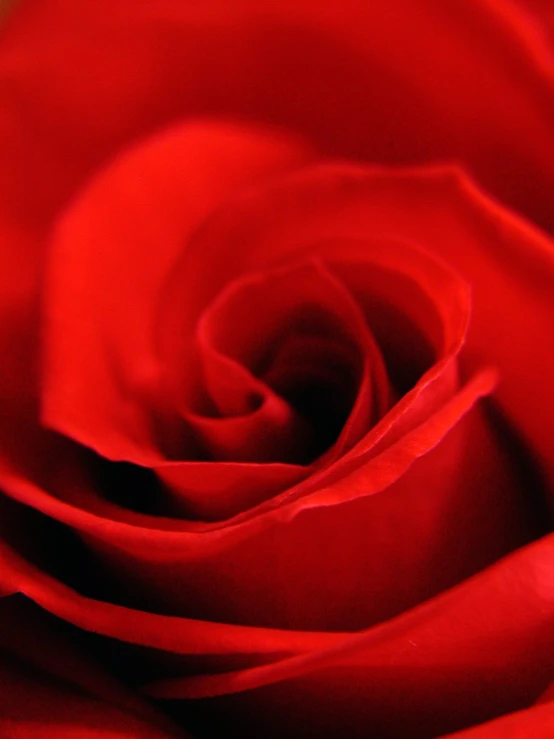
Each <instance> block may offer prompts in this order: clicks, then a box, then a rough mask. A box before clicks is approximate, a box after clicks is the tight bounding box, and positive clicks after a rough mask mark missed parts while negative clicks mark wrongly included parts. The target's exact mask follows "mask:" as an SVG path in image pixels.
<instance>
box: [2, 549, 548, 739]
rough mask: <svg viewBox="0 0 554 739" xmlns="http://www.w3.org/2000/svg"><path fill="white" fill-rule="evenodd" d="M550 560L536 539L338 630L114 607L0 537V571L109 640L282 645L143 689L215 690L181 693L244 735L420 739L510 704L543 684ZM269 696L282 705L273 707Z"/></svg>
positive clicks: (178, 693)
mask: <svg viewBox="0 0 554 739" xmlns="http://www.w3.org/2000/svg"><path fill="white" fill-rule="evenodd" d="M553 557H554V539H553V537H552V536H548V537H546V538H544V539H542V540H541V541H539V542H536V543H534V544H532V545H530V546H528V547H526V548H524V549H521V550H519V551H518V552H516V553H515V554H513V555H511V556H509V557H507V558H505V559H504V560H502V561H501V562H499V563H498V564H496V565H495V566H493V567H491V568H489V569H487V570H486V571H484V572H482V573H480V574H479V575H478V576H476V577H474V578H472V579H471V580H469V581H467V582H465V583H463V584H462V585H460V586H458V587H456V588H454V589H453V590H451V591H449V592H446V593H444V594H442V595H441V596H438V597H437V598H435V599H433V600H432V601H430V602H428V603H426V604H424V605H422V606H420V607H418V608H416V609H414V610H412V611H410V612H408V613H405V614H404V615H402V616H400V617H398V618H397V619H394V620H393V621H389V622H387V623H385V624H383V625H380V626H376V627H374V628H372V629H369V630H364V631H363V632H361V633H355V634H350V635H347V634H310V633H307V632H289V631H283V632H279V631H275V630H264V629H248V628H244V627H233V626H225V625H223V624H204V623H198V624H196V625H195V624H194V622H189V621H187V620H186V619H168V618H167V617H163V616H156V615H155V614H145V613H139V612H132V611H127V610H126V609H121V608H118V607H117V606H113V605H110V604H102V603H99V602H94V601H91V600H90V599H87V598H83V596H81V595H79V594H77V593H75V592H74V591H70V590H69V589H68V588H67V587H65V586H63V585H62V584H60V583H56V582H55V581H53V580H52V579H51V578H48V577H47V576H45V575H44V574H42V573H40V571H39V570H37V569H36V568H34V567H32V566H30V565H29V564H28V563H25V562H24V561H23V560H22V559H21V558H20V557H18V556H17V555H15V553H13V552H12V553H10V552H9V551H8V550H7V549H6V547H5V545H3V546H2V562H3V568H2V571H1V573H2V574H1V576H0V577H1V580H2V582H3V583H5V582H6V578H8V581H7V582H8V584H9V585H12V586H13V585H14V586H15V587H16V589H18V590H21V591H22V592H25V593H26V594H27V595H28V596H29V597H30V598H31V599H32V600H34V601H35V602H37V603H38V604H40V605H41V606H42V607H44V608H46V609H47V610H49V611H51V612H52V613H54V614H56V615H58V616H59V617H61V618H63V619H67V620H69V621H70V622H71V623H75V624H77V625H78V626H79V627H80V628H84V629H87V630H94V631H96V632H98V633H100V634H105V635H106V636H110V637H112V638H114V637H115V638H116V639H121V638H123V639H125V640H127V641H132V642H134V643H137V644H145V645H149V646H152V647H156V648H157V649H171V650H174V651H178V652H182V651H184V650H186V649H191V650H193V651H195V652H196V653H198V651H201V650H213V649H216V650H221V652H222V653H224V652H226V653H227V654H229V655H230V654H231V653H232V651H233V650H235V649H245V650H246V651H252V650H260V653H264V652H265V653H266V654H267V653H271V651H272V650H277V651H279V649H286V650H287V651H292V652H293V653H296V655H298V656H294V657H291V658H289V659H285V660H279V661H276V662H271V663H270V664H268V665H264V666H261V667H256V668H252V669H250V670H245V671H239V672H234V673H226V674H220V675H198V676H193V677H188V678H179V679H172V680H171V681H164V682H157V683H156V684H151V685H149V686H145V690H146V691H147V692H148V693H150V694H155V695H156V696H158V697H162V696H163V697H165V698H170V697H184V696H187V697H188V698H193V697H194V698H196V697H200V696H203V697H205V696H213V695H221V694H224V693H228V692H232V693H233V696H232V698H233V702H232V706H231V704H229V703H227V702H226V700H225V699H224V698H219V699H216V701H215V703H214V701H213V700H203V701H201V702H200V703H199V704H195V705H194V704H187V705H188V712H189V714H192V715H194V712H195V711H196V712H198V713H199V714H200V716H202V718H203V719H204V721H205V722H207V723H205V726H207V727H208V728H209V726H210V723H209V722H210V721H214V720H215V719H214V717H217V720H218V721H222V720H224V719H225V718H226V716H227V715H229V714H228V712H229V711H232V712H233V726H234V728H235V730H236V731H239V730H240V729H241V726H242V725H243V722H244V721H247V722H250V723H249V728H248V731H245V733H246V735H256V734H255V727H256V726H258V729H259V728H260V727H261V726H262V725H263V726H264V730H267V731H269V732H270V733H269V734H268V735H269V736H271V735H272V734H271V731H273V732H274V735H275V736H283V735H290V736H299V737H300V736H306V735H307V729H308V728H309V729H310V730H312V731H316V730H317V727H318V726H319V727H320V728H322V727H325V729H326V731H327V732H328V731H329V730H330V728H331V727H334V726H336V727H339V726H340V727H342V730H344V731H348V736H353V737H357V736H360V737H361V736H366V735H367V726H368V725H371V726H373V727H374V728H375V730H379V736H383V737H385V736H394V735H395V732H396V733H398V732H401V730H404V731H405V728H406V726H407V725H408V726H410V727H412V728H411V731H412V734H413V736H414V737H423V736H430V735H437V734H438V733H444V732H447V731H454V730H456V729H458V728H462V727H465V726H468V725H471V724H472V723H477V722H481V721H486V720H487V719H490V718H493V717H494V716H495V715H500V714H501V713H504V712H509V711H513V710H517V709H518V708H523V707H525V706H526V705H529V703H530V702H531V701H532V700H533V699H534V697H535V696H536V694H537V693H538V692H540V691H541V690H542V689H543V687H544V685H545V684H546V682H547V681H548V680H549V679H550V676H551V674H552V666H553V665H552V658H551V654H552V649H553V647H554V631H553V627H552V610H553V597H552V596H553V589H552V583H551V578H550V572H551V569H552V560H553ZM170 624H171V625H170ZM249 635H250V637H251V642H250V644H249V643H248V636H249ZM241 645H242V646H241ZM111 649H117V645H116V643H115V642H114V643H113V646H112V647H111ZM264 685H265V686H267V688H265V689H264V687H263V686H264ZM354 686H355V689H353V687H354ZM236 691H240V692H239V693H237V692H236ZM322 696H324V697H325V701H324V702H323V704H322V700H321V697H322ZM281 701H284V702H285V704H286V705H287V711H285V712H282V711H277V710H276V705H277V704H279V703H280V702H281ZM400 705H401V706H402V710H401V711H399V710H398V707H399V706H400ZM548 705H550V704H548ZM316 706H317V710H316ZM309 709H313V710H309ZM268 715H271V716H272V728H271V731H270V727H267V725H266V723H264V722H267V716H268ZM274 722H275V723H274ZM532 725H533V724H531V726H532ZM253 732H254V733H253ZM258 735H259V734H258ZM492 736H495V735H494V734H493V735H492Z"/></svg>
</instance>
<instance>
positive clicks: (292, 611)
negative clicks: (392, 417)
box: [1, 374, 544, 630]
mask: <svg viewBox="0 0 554 739" xmlns="http://www.w3.org/2000/svg"><path fill="white" fill-rule="evenodd" d="M491 387H492V385H491V377H490V375H487V374H484V375H482V376H479V377H477V378H475V379H474V380H473V382H471V383H470V384H468V385H467V386H466V387H464V388H463V389H462V391H460V392H459V393H458V394H457V395H455V396H454V398H452V400H451V401H449V402H448V403H446V404H445V405H443V406H442V408H441V409H440V410H439V411H436V412H435V413H434V414H433V415H431V416H430V418H428V419H427V421H426V422H424V423H422V424H421V425H420V426H418V427H416V428H415V429H413V430H412V431H411V432H409V433H406V434H405V435H404V436H402V437H401V438H400V439H399V440H398V441H396V442H395V443H393V444H392V445H391V446H389V447H387V448H386V449H385V450H383V451H382V452H380V453H379V454H377V455H376V456H375V457H371V455H370V457H369V459H368V460H367V461H366V463H365V464H363V465H361V464H359V465H357V466H355V467H354V469H353V471H351V472H350V473H349V475H348V476H346V477H343V478H340V477H339V479H338V480H336V481H332V482H330V483H329V484H328V485H327V486H324V487H323V488H321V487H319V488H316V490H315V491H313V492H312V493H311V494H307V495H305V496H302V497H300V498H298V499H294V498H293V499H292V501H291V502H288V503H287V501H286V500H284V501H283V500H281V501H278V504H277V502H276V504H275V505H274V506H272V507H268V508H267V510H266V511H265V512H264V513H263V514H261V513H260V514H258V515H256V516H255V517H251V518H248V517H246V518H244V519H243V520H242V521H240V522H239V521H238V520H237V521H235V522H234V523H232V524H231V525H225V526H222V525H221V524H219V525H215V524H212V525H211V526H209V525H206V524H204V525H200V524H198V525H196V526H193V525H192V523H188V524H187V525H186V526H184V527H183V528H184V530H181V531H177V530H173V531H171V530H167V528H166V525H165V523H164V522H163V520H162V521H160V524H157V521H156V519H148V518H143V519H142V520H143V521H144V524H147V525H148V526H149V528H145V527H144V524H142V525H140V524H139V521H140V519H138V520H136V521H134V522H131V523H124V522H123V521H121V520H120V521H117V520H107V519H106V518H104V517H103V516H102V515H99V514H98V513H94V512H92V511H91V512H88V511H87V510H86V509H83V508H82V507H79V508H76V507H75V505H68V504H67V503H64V502H63V501H61V500H59V499H58V500H57V499H56V498H54V497H53V496H52V495H48V494H47V493H46V492H44V491H42V490H40V488H37V487H35V486H32V485H30V484H29V483H28V482H25V481H24V480H21V479H20V478H19V479H18V477H17V476H14V475H13V473H8V471H7V470H3V471H2V475H1V478H2V484H3V487H4V489H5V491H6V493H7V494H9V495H10V496H13V497H14V498H16V499H17V500H20V501H21V502H26V503H27V504H30V505H32V506H33V507H34V508H37V509H38V510H41V511H43V512H44V513H46V514H47V515H50V516H53V517H54V518H56V519H58V520H61V521H63V522H65V523H67V524H69V525H71V526H73V527H75V528H77V530H79V531H80V532H81V535H82V536H83V537H84V538H85V539H86V541H87V543H88V544H89V545H90V546H91V547H92V548H93V550H94V551H96V552H97V553H98V554H99V555H100V556H101V557H102V559H104V560H105V561H106V562H107V564H108V566H109V570H110V573H111V577H112V578H116V579H120V582H124V583H125V590H124V591H120V597H125V599H126V602H127V603H128V604H134V605H139V607H141V606H140V604H141V603H142V604H144V603H145V602H148V603H149V604H152V605H156V607H157V608H161V609H162V610H164V612H167V613H173V614H183V615H186V616H189V617H193V618H201V619H213V620H219V621H232V622H235V623H243V624H257V625H268V626H276V625H280V626H282V625H287V626H289V627H294V626H295V625H296V627H297V628H311V629H326V628H334V629H339V630H340V629H341V628H342V629H344V628H360V625H361V624H366V625H367V624H368V623H370V622H375V621H377V620H380V619H382V618H387V617H390V616H391V615H393V614H394V613H398V612H399V611H401V610H403V609H405V608H407V607H409V606H410V605H413V604H415V603H417V602H419V601H420V600H422V599H425V598H428V597H430V595H432V594H434V593H436V592H438V591H439V590H440V589H442V588H444V587H448V586H449V585H451V584H453V583H454V582H458V581H459V580H460V579H461V578H463V577H467V576H468V575H469V574H471V573H472V572H475V571H476V570H477V569H479V568H481V567H483V566H485V565H486V564H488V563H490V562H491V561H494V560H495V559H496V558H498V557H499V556H501V555H502V554H504V553H505V552H507V551H510V550H511V549H512V548H514V547H515V546H518V545H519V544H521V543H524V542H525V541H528V540H529V539H530V538H532V537H533V536H536V535H537V533H538V531H540V530H541V527H542V526H543V525H544V522H542V523H541V521H540V520H539V521H538V522H536V521H535V520H534V513H533V503H532V502H531V501H532V498H531V497H530V495H529V491H528V492H527V494H526V495H523V494H522V490H521V487H520V485H521V478H520V474H521V475H523V476H524V479H525V480H526V482H527V484H528V482H529V474H528V471H527V470H526V469H525V468H524V469H523V470H521V471H520V470H518V466H517V464H518V463H517V461H516V459H515V458H514V459H513V460H509V459H508V457H509V453H510V446H509V445H508V446H507V449H506V452H502V451H501V449H499V447H498V440H497V438H496V435H495V433H494V432H493V427H491V425H490V420H488V421H487V420H486V419H485V417H484V416H483V415H482V413H480V412H478V410H477V409H475V408H473V406H474V404H475V403H476V401H477V399H478V398H479V397H480V396H481V395H482V394H486V393H488V392H490V390H491ZM472 409H473V410H472ZM470 411H471V412H470ZM462 419H464V420H463V421H462ZM506 441H508V440H506ZM514 465H515V466H514ZM437 470H441V474H438V472H437ZM422 491H426V493H425V495H424V494H423V492H422ZM385 522H386V525H385ZM137 524H139V525H137ZM284 524H286V525H284ZM152 526H156V528H152ZM537 526H538V528H537ZM399 530H402V532H403V536H402V547H401V548H399V547H398V531H399ZM323 532H325V533H324V534H323ZM462 542H463V545H462ZM398 578H401V579H402V582H403V583H404V585H403V588H401V589H399V588H398ZM176 581H177V582H179V583H180V586H179V588H176V587H175V582H176ZM215 582H217V587H214V583H215ZM377 584H378V585H377ZM376 589H377V590H376ZM376 592H379V595H378V597H375V595H376ZM329 598H330V599H331V601H329V600H328V599H329ZM329 602H332V603H333V607H332V608H330V607H329Z"/></svg>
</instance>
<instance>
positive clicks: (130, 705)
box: [0, 597, 183, 739]
mask: <svg viewBox="0 0 554 739" xmlns="http://www.w3.org/2000/svg"><path fill="white" fill-rule="evenodd" d="M0 623H1V626H2V628H1V629H0V676H1V677H0V681H1V683H2V691H1V693H0V733H1V734H2V735H3V736H10V737H11V736H14V737H15V736H17V737H22V738H24V737H29V739H34V737H41V738H42V737H52V739H54V738H55V737H66V736H67V737H68V738H69V737H74V736H77V735H78V736H83V737H90V738H91V739H92V738H93V737H94V738H96V737H98V739H100V738H106V739H108V738H109V737H113V738H114V739H115V738H116V737H118V738H119V737H127V736H128V737H132V736H137V732H139V733H140V736H144V737H152V739H154V738H156V739H162V738H163V737H167V738H168V739H169V737H176V736H183V734H182V732H180V733H179V734H177V731H176V729H175V727H172V726H171V724H170V722H169V721H168V720H167V719H166V718H165V717H163V716H162V715H161V714H158V713H157V712H156V711H155V710H153V709H152V707H151V706H148V704H147V703H146V702H142V701H141V700H140V699H139V698H138V697H137V696H136V695H134V694H133V693H132V692H131V691H129V690H127V689H125V688H123V686H122V685H120V684H119V683H118V682H117V680H115V679H114V678H113V677H112V676H109V675H108V674H107V673H105V672H104V671H103V670H102V668H101V667H99V666H98V665H96V664H95V663H94V662H93V661H92V660H91V659H90V658H89V657H87V656H86V655H85V654H84V653H82V652H81V651H80V650H79V649H78V648H77V647H76V646H75V645H74V644H72V643H71V641H70V640H69V639H67V637H64V635H63V631H62V629H61V628H60V626H59V623H56V622H55V621H54V620H53V619H51V618H50V617H49V616H47V615H46V614H45V613H44V612H43V611H39V610H38V609H35V608H34V607H33V606H31V605H30V603H29V602H28V601H26V600H25V601H23V600H22V599H21V597H18V598H15V599H14V598H9V599H2V600H1V601H0Z"/></svg>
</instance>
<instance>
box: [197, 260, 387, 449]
mask: <svg viewBox="0 0 554 739" xmlns="http://www.w3.org/2000/svg"><path fill="white" fill-rule="evenodd" d="M196 340H197V347H198V352H199V356H200V361H201V366H202V369H203V379H204V391H205V393H204V395H205V397H206V398H208V401H207V402H206V401H204V403H203V404H202V406H201V407H198V406H197V407H193V408H188V409H186V410H185V413H184V415H185V418H186V419H187V420H188V421H189V423H190V424H191V425H192V427H193V428H194V429H195V431H196V432H197V434H198V436H199V437H200V439H201V443H202V444H203V446H204V448H205V451H206V454H207V455H208V456H210V457H211V458H214V457H215V458H217V459H226V460H234V461H288V462H291V461H294V462H297V463H298V462H300V463H304V464H307V463H309V462H311V461H312V460H314V459H315V458H317V457H319V456H321V455H322V454H323V453H324V452H326V451H328V450H329V452H331V450H334V451H335V452H337V453H338V452H339V451H342V450H343V449H344V447H345V446H351V445H352V444H353V443H355V442H356V441H357V440H358V439H359V438H360V437H361V436H362V435H363V433H365V432H366V431H367V430H368V427H370V426H371V425H373V423H375V422H376V420H378V418H380V417H381V416H382V415H383V413H385V412H386V410H387V409H388V407H389V404H390V397H389V389H388V382H387V378H386V373H385V369H384V364H383V361H382V358H381V356H380V353H379V351H378V348H377V345H376V342H375V340H374V338H373V336H372V335H371V333H370V331H369V329H368V326H367V325H366V322H365V320H364V317H363V314H362V312H361V311H360V309H359V308H358V306H357V304H356V302H355V301H354V300H353V298H352V297H351V296H350V295H349V293H348V291H347V290H346V288H345V287H344V285H343V284H342V283H341V282H340V281H339V280H337V279H336V278H335V277H334V276H333V275H332V274H331V273H330V272H329V271H328V270H327V269H326V267H325V266H324V264H323V263H322V262H319V261H317V260H308V261H306V262H302V263H300V264H296V265H293V266H292V267H291V266H287V267H285V268H279V269H273V270H268V271H266V272H263V273H257V274H253V275H249V276H247V277H245V278H241V279H238V280H236V281H234V282H233V283H231V284H230V285H229V286H228V287H227V288H226V289H225V290H223V291H222V292H221V293H220V295H219V297H218V298H216V300H215V301H214V302H213V303H212V304H211V305H210V306H209V307H208V309H207V310H206V311H205V313H204V314H203V315H202V316H201V318H200V320H199V323H198V327H197V336H196ZM197 397H199V396H197Z"/></svg>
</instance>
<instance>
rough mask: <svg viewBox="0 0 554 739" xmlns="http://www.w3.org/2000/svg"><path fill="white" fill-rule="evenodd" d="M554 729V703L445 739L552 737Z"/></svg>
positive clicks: (513, 714) (536, 738)
mask: <svg viewBox="0 0 554 739" xmlns="http://www.w3.org/2000/svg"><path fill="white" fill-rule="evenodd" d="M553 731H554V704H553V703H548V704H546V705H544V706H537V707H534V708H527V709H525V710H523V711H517V712H516V713H511V714H509V715H508V716H503V717H502V718H499V719H496V721H489V722H487V723H486V724H482V725H481V726H476V727H475V728H472V729H467V730H466V731H460V732H456V733H455V734H449V735H448V737H445V738H444V739H529V737H533V739H550V737H551V736H552V732H553Z"/></svg>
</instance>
